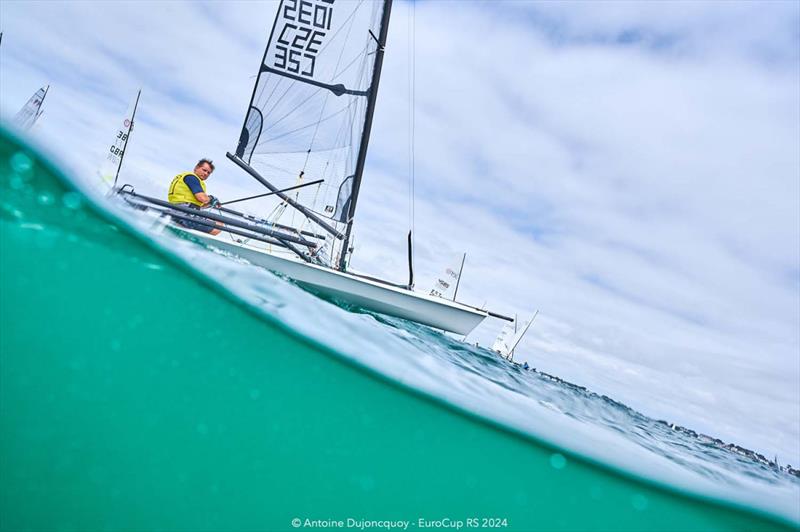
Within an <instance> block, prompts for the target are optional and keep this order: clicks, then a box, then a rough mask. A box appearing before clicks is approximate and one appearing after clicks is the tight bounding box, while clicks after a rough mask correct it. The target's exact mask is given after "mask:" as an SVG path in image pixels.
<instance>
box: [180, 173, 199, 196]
mask: <svg viewBox="0 0 800 532" xmlns="http://www.w3.org/2000/svg"><path fill="white" fill-rule="evenodd" d="M183 182H184V183H186V186H187V187H189V190H191V191H192V194H198V193H200V192H203V187H201V186H200V178H199V177H197V176H196V175H194V174H189V175H187V176H186V177H184V178H183Z"/></svg>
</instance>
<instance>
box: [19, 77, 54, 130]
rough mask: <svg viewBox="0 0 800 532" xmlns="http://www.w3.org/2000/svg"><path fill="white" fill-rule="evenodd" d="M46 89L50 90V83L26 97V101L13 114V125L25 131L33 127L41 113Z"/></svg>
mask: <svg viewBox="0 0 800 532" xmlns="http://www.w3.org/2000/svg"><path fill="white" fill-rule="evenodd" d="M48 90H50V85H48V86H47V87H42V88H41V89H39V90H38V91H36V92H35V93H34V94H33V96H31V97H30V99H28V101H27V103H26V104H25V105H23V106H22V109H20V110H19V112H17V114H16V115H15V116H14V120H13V123H14V125H16V126H17V127H18V128H20V129H22V130H25V131H27V130H29V129H30V128H32V127H33V125H34V124H35V123H36V121H37V120H38V119H39V117H40V116H41V115H42V103H44V98H45V96H47V91H48Z"/></svg>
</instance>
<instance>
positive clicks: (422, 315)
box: [173, 226, 488, 335]
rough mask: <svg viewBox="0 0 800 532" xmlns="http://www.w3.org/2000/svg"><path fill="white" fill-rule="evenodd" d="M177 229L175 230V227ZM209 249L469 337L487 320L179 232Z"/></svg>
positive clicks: (452, 305)
mask: <svg viewBox="0 0 800 532" xmlns="http://www.w3.org/2000/svg"><path fill="white" fill-rule="evenodd" d="M173 228H175V227H174V226H173ZM175 229H177V230H178V231H181V232H184V233H187V234H191V236H192V237H194V238H196V239H198V240H201V241H202V242H204V243H206V244H207V245H209V246H212V247H215V248H218V249H221V250H223V251H227V252H229V253H233V254H234V255H237V256H239V257H241V258H243V259H246V260H247V261H249V262H251V263H253V264H256V265H258V266H262V267H264V268H267V269H268V270H271V271H274V272H277V273H280V274H283V275H285V276H287V277H289V278H291V279H293V280H295V281H297V282H298V283H299V284H301V285H304V286H306V287H309V288H310V289H312V290H313V291H316V292H319V293H321V294H323V295H325V296H328V297H331V298H334V299H336V300H338V301H342V302H346V303H350V304H353V305H356V306H359V307H361V308H364V309H367V310H371V311H374V312H379V313H381V314H387V315H389V316H396V317H398V318H403V319H407V320H411V321H414V322H417V323H422V324H424V325H429V326H431V327H435V328H437V329H442V330H445V331H449V332H453V333H456V334H463V335H466V334H468V333H469V332H470V331H472V330H473V329H474V328H475V327H477V326H478V324H480V323H481V322H482V321H483V320H484V319H485V318H486V317H487V316H488V313H487V312H486V311H484V310H480V309H476V308H473V307H469V306H467V305H463V304H461V303H456V302H454V301H450V300H447V299H442V298H440V297H435V296H430V295H427V294H421V293H418V292H413V291H411V290H407V289H405V288H399V287H395V286H391V285H387V284H384V283H381V282H378V281H373V280H371V279H366V278H364V277H360V276H357V275H352V274H349V273H343V272H340V271H337V270H333V269H330V268H325V267H322V266H317V265H314V264H309V263H306V262H303V261H301V260H300V259H294V258H286V257H282V256H278V255H276V254H273V253H270V252H268V251H266V250H263V249H260V248H256V247H254V246H250V245H248V244H241V243H237V242H233V241H231V240H229V239H228V240H225V239H223V238H220V237H218V236H212V235H209V234H207V233H200V232H197V231H191V230H186V229H184V228H175Z"/></svg>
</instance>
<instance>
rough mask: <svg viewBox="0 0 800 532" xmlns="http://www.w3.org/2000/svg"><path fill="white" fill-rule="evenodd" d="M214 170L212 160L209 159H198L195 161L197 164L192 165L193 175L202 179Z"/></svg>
mask: <svg viewBox="0 0 800 532" xmlns="http://www.w3.org/2000/svg"><path fill="white" fill-rule="evenodd" d="M213 171H214V162H213V161H212V160H211V159H200V160H199V161H197V166H195V167H194V175H196V176H197V177H199V178H200V179H202V180H206V179H208V176H210V175H211V172H213Z"/></svg>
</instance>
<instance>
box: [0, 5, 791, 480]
mask: <svg viewBox="0 0 800 532" xmlns="http://www.w3.org/2000/svg"><path fill="white" fill-rule="evenodd" d="M276 6H277V4H276V3H274V2H255V1H252V2H251V1H248V2H235V1H232V2H208V3H206V2H169V1H157V2H156V1H154V2H147V1H137V2H71V1H63V2H36V1H29V0H26V1H16V0H4V1H3V2H0V31H2V32H3V33H4V35H3V41H2V44H1V45H0V116H2V117H3V118H5V119H6V120H7V119H9V118H10V117H11V116H13V114H14V113H16V111H17V110H18V109H19V108H20V107H22V105H23V104H24V103H25V101H27V99H28V98H29V97H30V96H31V95H32V94H33V93H34V91H36V90H37V89H38V88H39V87H41V86H45V85H48V84H49V85H50V92H49V93H48V96H47V100H46V102H45V105H44V109H45V111H44V115H43V116H42V118H41V119H40V121H39V123H38V124H37V126H36V127H35V128H34V129H33V130H32V131H31V132H30V133H31V136H32V138H33V139H34V140H35V141H36V142H38V143H40V144H41V145H42V146H45V147H46V149H48V150H49V151H50V152H51V153H52V154H53V156H55V157H56V158H57V159H58V160H60V161H62V163H63V164H64V165H65V167H66V168H67V169H68V170H70V171H71V172H72V173H74V174H75V175H79V176H84V177H87V178H93V177H94V176H95V174H96V171H97V168H98V167H99V165H100V163H101V161H102V160H103V157H104V154H105V151H106V150H107V149H108V146H109V145H110V143H111V140H112V138H113V136H114V135H115V132H116V128H117V125H118V122H119V121H120V119H121V118H122V117H123V116H124V114H125V111H126V108H127V107H128V105H129V104H130V103H131V102H132V101H133V99H134V98H135V95H136V91H137V90H138V89H139V88H141V89H142V97H141V101H140V106H139V111H138V114H137V121H136V126H137V127H136V131H135V132H134V134H133V136H132V138H131V144H130V145H129V149H128V152H127V153H126V156H125V167H124V168H123V171H122V175H121V180H123V181H125V182H131V183H134V184H135V185H136V188H137V190H138V191H140V192H144V193H150V194H153V195H158V196H162V195H164V194H166V188H167V185H168V184H169V182H170V180H171V178H172V176H174V175H175V174H177V173H179V172H182V171H188V170H190V169H191V167H192V166H193V164H194V162H195V161H197V159H199V158H200V157H203V156H207V157H211V158H212V159H214V160H215V161H216V162H217V170H216V172H215V173H214V175H213V176H212V178H211V179H210V180H209V181H208V186H209V191H210V192H212V193H213V194H215V195H217V196H219V197H220V198H222V199H223V200H225V199H226V198H232V197H242V196H247V195H250V194H253V193H258V192H260V189H257V190H255V191H254V189H253V183H254V182H253V181H252V180H251V179H250V178H249V177H247V176H245V175H243V173H242V172H241V171H240V170H239V169H237V168H236V167H235V166H234V165H233V164H232V163H230V162H229V161H227V160H226V159H225V152H226V151H232V150H233V149H234V148H235V146H236V142H237V140H238V137H239V131H240V128H241V125H242V120H243V118H244V113H245V110H246V106H247V103H248V102H249V99H250V95H251V92H252V88H253V83H254V81H255V74H256V70H257V67H258V65H259V62H260V60H261V56H262V54H263V51H264V47H265V45H266V39H267V36H268V33H269V29H270V26H271V24H272V20H273V18H274V13H275V9H276ZM385 57H386V58H385V63H384V70H383V76H382V80H381V86H380V91H379V97H378V104H377V109H376V115H375V123H374V126H373V131H372V137H371V141H370V151H369V154H368V159H367V167H366V168H367V169H366V172H365V177H364V181H363V184H362V189H361V196H360V197H359V203H358V209H357V212H356V230H355V234H356V237H355V244H356V251H355V254H354V257H353V260H352V266H353V267H354V268H356V269H358V270H361V271H365V272H368V273H371V274H375V275H379V276H383V277H386V278H389V279H394V280H397V281H398V282H401V281H403V280H404V279H406V277H407V272H406V270H405V267H404V266H403V267H402V268H401V269H398V266H397V265H398V264H401V265H405V254H406V249H405V238H406V232H407V231H408V230H409V228H410V227H413V229H414V235H415V237H414V244H415V270H416V283H417V286H418V287H419V288H420V289H429V288H430V287H432V286H433V284H434V282H435V279H436V278H437V276H438V274H439V273H440V272H441V271H443V270H444V268H445V267H447V266H451V265H455V264H457V261H458V260H459V259H460V256H461V253H464V252H466V253H467V259H466V266H465V270H464V275H463V278H462V282H461V285H460V287H459V300H463V301H465V302H468V303H473V304H475V305H479V306H480V305H483V304H484V303H485V304H486V305H487V306H488V307H489V308H490V309H492V310H494V311H496V312H500V313H505V314H515V313H518V314H520V315H521V316H530V315H531V314H532V313H533V312H534V311H535V310H537V309H538V310H539V311H540V314H539V317H538V318H537V320H536V323H535V324H534V326H533V327H532V328H531V330H530V331H529V333H528V336H526V338H525V340H524V341H523V343H522V344H521V345H520V348H519V349H518V351H517V353H516V360H520V361H521V360H527V361H528V362H529V363H530V364H531V365H532V366H534V367H536V368H538V369H540V370H542V371H545V372H547V373H550V374H553V375H557V376H559V377H561V378H564V379H566V380H568V381H571V382H574V383H576V384H580V385H583V386H587V387H588V388H590V389H591V390H593V391H595V392H598V393H601V394H605V395H608V396H610V397H612V398H614V399H616V400H619V401H622V402H624V403H625V404H627V405H629V406H631V407H632V408H635V409H637V410H639V411H641V412H643V413H645V414H647V415H649V416H652V417H655V418H658V419H665V420H668V421H670V422H674V423H678V424H680V425H684V426H686V427H689V428H692V429H694V430H696V431H699V432H703V433H706V434H709V435H712V436H715V437H719V438H721V439H723V440H725V441H730V442H734V443H737V444H739V445H743V446H745V447H748V448H751V449H753V450H756V451H758V452H760V453H763V454H765V455H767V456H768V457H770V458H772V457H774V456H777V457H778V458H779V460H780V461H781V463H787V462H788V463H791V464H793V465H795V467H797V466H798V465H800V4H798V3H797V2H791V1H787V2H781V1H774V2H770V1H762V2H736V1H730V2H669V1H663V2H599V1H597V2H577V1H576V2H541V3H539V2H526V1H522V0H519V1H508V2H506V1H492V2H477V1H466V0H463V1H455V0H449V1H445V0H430V1H420V2H416V3H409V2H403V1H400V0H395V4H394V8H393V12H392V20H391V25H390V32H389V37H388V43H387V49H386V56H385ZM412 59H413V60H412ZM412 66H413V68H412ZM412 72H413V80H414V83H413V92H412V84H411V83H410V79H411V78H412V76H411V73H412ZM412 102H413V106H412ZM412 109H413V114H412ZM412 116H413V136H412V135H411V130H412V127H411V124H412V120H411V117H412ZM412 138H413V150H412V149H411V145H412V143H411V139H412ZM412 153H413V169H414V172H413V174H414V180H413V210H412V209H411V208H410V205H411V197H412V196H411V194H410V190H411V189H412V187H411V186H410V179H409V174H410V171H409V169H410V168H411V167H412V166H411V164H410V161H411V155H412ZM412 212H413V219H412V216H411V213H412ZM501 326H502V322H497V321H493V322H491V320H487V322H486V323H484V324H483V325H481V327H479V329H477V330H476V331H475V332H474V333H472V334H471V335H470V337H469V338H468V340H470V341H473V342H475V341H477V342H480V343H481V344H482V345H484V344H488V343H490V342H491V340H492V339H493V337H494V335H495V334H496V332H497V331H498V330H499V329H500V327H501Z"/></svg>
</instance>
